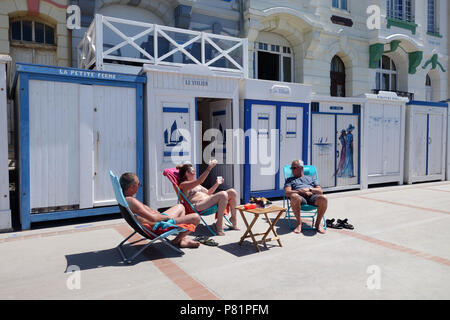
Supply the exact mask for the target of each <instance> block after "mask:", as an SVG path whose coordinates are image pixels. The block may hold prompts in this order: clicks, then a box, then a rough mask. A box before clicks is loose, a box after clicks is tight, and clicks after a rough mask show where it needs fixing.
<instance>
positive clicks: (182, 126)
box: [162, 106, 191, 161]
mask: <svg viewBox="0 0 450 320" xmlns="http://www.w3.org/2000/svg"><path fill="white" fill-rule="evenodd" d="M188 119H189V109H188V108H180V107H167V106H165V107H163V127H162V129H163V143H164V151H163V152H164V153H163V154H164V158H165V161H168V160H169V158H170V159H171V158H172V157H177V158H176V159H172V160H173V161H175V160H176V161H178V160H180V159H179V158H178V157H188V156H189V155H190V152H189V143H190V140H191V139H190V136H189V132H190V131H189V125H188Z"/></svg>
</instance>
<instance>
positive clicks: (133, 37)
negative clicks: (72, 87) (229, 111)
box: [78, 14, 248, 77]
mask: <svg viewBox="0 0 450 320" xmlns="http://www.w3.org/2000/svg"><path fill="white" fill-rule="evenodd" d="M105 63H117V64H127V65H143V64H155V65H186V64H195V65H203V66H206V67H208V68H209V69H211V70H214V71H226V72H233V73H237V74H240V75H242V76H243V77H248V42H247V39H246V38H236V37H229V36H223V35H217V34H210V33H205V32H199V31H193V30H186V29H179V28H173V27H167V26H160V25H156V24H149V23H144V22H138V21H131V20H124V19H119V18H114V17H106V16H102V15H99V14H97V15H96V16H95V19H94V21H93V22H92V24H91V25H90V26H89V28H88V30H87V32H86V34H85V35H84V37H83V39H82V41H81V42H80V44H79V46H78V67H79V68H83V69H94V68H95V69H97V70H104V64H105Z"/></svg>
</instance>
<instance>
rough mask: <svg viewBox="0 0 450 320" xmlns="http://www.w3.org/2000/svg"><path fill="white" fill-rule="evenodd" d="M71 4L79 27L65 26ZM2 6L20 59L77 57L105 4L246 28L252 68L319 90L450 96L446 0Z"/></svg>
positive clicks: (254, 74) (214, 28)
mask: <svg viewBox="0 0 450 320" xmlns="http://www.w3.org/2000/svg"><path fill="white" fill-rule="evenodd" d="M71 4H75V5H78V6H79V7H80V9H81V28H80V29H74V30H69V29H67V27H66V17H67V14H66V9H67V6H68V5H71ZM0 9H1V10H0V54H8V55H10V56H11V57H12V59H13V62H16V61H18V62H19V61H20V62H31V63H36V64H48V65H59V66H74V67H76V66H77V46H78V44H79V43H80V41H81V39H82V38H83V36H84V34H85V33H86V31H87V29H88V27H89V25H90V24H91V22H92V21H93V19H94V16H95V14H102V15H104V16H111V17H116V18H122V19H127V20H133V21H140V22H145V23H154V24H158V25H163V26H171V27H176V28H182V29H189V30H195V31H205V32H209V33H213V34H222V35H228V36H235V37H243V38H247V39H248V43H249V53H248V58H249V60H248V66H249V77H250V78H257V79H258V78H259V79H268V80H276V81H285V82H297V83H305V84H310V85H312V86H313V92H315V93H317V94H320V95H331V96H344V97H351V96H358V95H361V94H364V93H374V92H378V91H379V90H387V91H395V92H398V93H399V94H400V95H402V96H408V97H409V98H414V99H415V100H426V101H442V100H446V99H447V98H448V96H449V94H448V92H449V87H450V84H449V82H448V72H447V71H448V70H447V69H448V51H449V49H448V48H449V43H448V32H449V31H448V30H449V25H448V23H447V21H448V17H449V13H448V12H449V10H448V9H449V8H448V3H447V1H446V0H374V1H370V2H369V1H355V0H320V1H310V0H300V1H290V0H280V1H277V2H276V3H275V2H274V1H271V0H215V1H207V0H169V1H163V0H130V1H121V0H94V1H91V0H4V1H1V2H0ZM378 9H379V11H377V10H378ZM378 12H379V14H380V20H379V22H380V25H379V26H376V22H377V21H376V18H377V16H376V14H377V13H378ZM372 22H374V24H373V25H374V27H371V25H372V24H371V25H368V23H369V24H370V23H372ZM378 27H379V28H378ZM106 40H107V39H106ZM142 42H144V39H142ZM105 45H107V41H105Z"/></svg>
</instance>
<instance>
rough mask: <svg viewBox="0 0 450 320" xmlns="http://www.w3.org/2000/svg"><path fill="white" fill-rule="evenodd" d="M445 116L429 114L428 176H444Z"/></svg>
mask: <svg viewBox="0 0 450 320" xmlns="http://www.w3.org/2000/svg"><path fill="white" fill-rule="evenodd" d="M443 126H444V115H443V114H433V113H430V114H429V125H428V174H430V175H432V174H442V173H443V172H442V169H443V166H442V161H443V152H444V151H445V146H444V145H443V140H444V134H445V131H444V130H443V129H444V127H443Z"/></svg>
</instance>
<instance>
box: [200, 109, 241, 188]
mask: <svg viewBox="0 0 450 320" xmlns="http://www.w3.org/2000/svg"><path fill="white" fill-rule="evenodd" d="M209 114H210V123H211V128H213V129H216V130H218V132H217V133H218V134H217V135H215V136H214V139H215V143H217V147H216V148H214V150H213V157H214V158H215V159H217V161H218V164H217V165H216V166H215V167H214V168H213V170H212V171H211V173H210V175H209V177H211V179H212V180H211V181H210V183H211V184H213V183H215V180H216V178H217V177H218V176H222V177H223V178H224V183H223V185H222V186H220V189H223V190H226V189H229V188H232V187H233V185H234V183H233V164H232V163H228V164H227V151H230V152H232V151H233V147H232V145H231V143H232V142H233V140H231V141H228V144H229V145H227V140H226V130H227V129H232V109H231V100H220V101H215V102H211V103H210V104H209ZM227 148H229V149H230V150H227ZM205 160H206V159H205Z"/></svg>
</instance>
